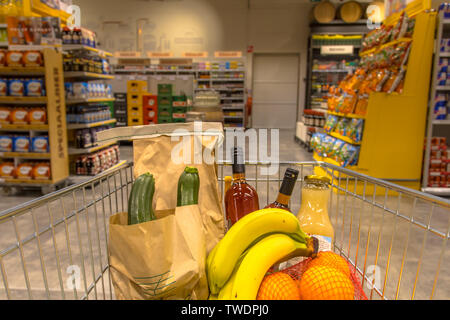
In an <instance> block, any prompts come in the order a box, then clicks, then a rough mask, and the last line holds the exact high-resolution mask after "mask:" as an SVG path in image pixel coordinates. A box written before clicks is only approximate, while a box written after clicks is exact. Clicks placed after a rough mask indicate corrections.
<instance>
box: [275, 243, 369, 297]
mask: <svg viewBox="0 0 450 320" xmlns="http://www.w3.org/2000/svg"><path fill="white" fill-rule="evenodd" d="M280 272H282V273H286V274H288V275H290V276H291V278H292V279H294V280H295V281H297V285H298V287H299V293H300V299H301V300H352V299H353V300H367V296H366V295H365V293H364V291H363V288H362V286H361V281H360V279H359V276H358V274H357V271H356V268H355V267H354V266H353V265H352V264H350V263H349V262H348V261H347V260H345V259H344V258H343V257H341V256H339V255H338V254H336V253H334V252H331V251H322V252H319V253H318V255H317V257H315V258H308V259H305V260H303V261H301V262H299V263H297V264H295V265H293V266H291V267H289V268H286V269H283V270H280Z"/></svg>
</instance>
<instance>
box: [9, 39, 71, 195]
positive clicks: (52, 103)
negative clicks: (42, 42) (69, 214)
mask: <svg viewBox="0 0 450 320" xmlns="http://www.w3.org/2000/svg"><path fill="white" fill-rule="evenodd" d="M42 53H43V57H44V65H45V66H44V67H43V68H27V67H23V68H1V69H0V76H13V75H17V76H20V77H22V76H23V77H26V76H42V77H44V78H45V88H46V93H47V95H46V96H45V97H1V98H0V104H1V105H7V106H15V105H20V106H47V123H48V124H42V125H40V124H39V125H31V124H30V125H15V124H2V125H0V132H5V133H9V132H28V133H29V134H30V136H31V135H33V134H34V133H42V132H47V133H48V137H49V144H50V150H51V152H50V153H31V152H28V153H19V152H2V153H0V158H1V159H13V160H14V163H15V165H16V166H17V164H18V163H19V162H20V161H21V160H22V159H28V160H42V159H46V160H49V161H50V167H51V179H50V180H24V179H2V180H1V182H0V186H2V187H3V188H4V189H6V190H8V189H11V188H13V187H30V186H33V187H40V188H41V190H42V192H43V193H48V192H50V191H53V190H54V189H55V188H56V186H59V185H65V184H67V178H68V176H69V163H68V161H67V159H68V152H67V130H66V128H67V127H66V116H65V115H66V106H65V99H64V81H63V71H62V55H61V53H60V52H57V51H56V50H55V49H51V48H46V49H43V50H42Z"/></svg>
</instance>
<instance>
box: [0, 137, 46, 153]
mask: <svg viewBox="0 0 450 320" xmlns="http://www.w3.org/2000/svg"><path fill="white" fill-rule="evenodd" d="M49 151H50V148H49V140H48V136H47V135H40V136H33V137H31V136H30V135H27V134H22V133H21V134H19V133H18V134H10V133H9V134H3V135H2V134H1V133H0V152H20V153H28V152H33V153H48V152H49Z"/></svg>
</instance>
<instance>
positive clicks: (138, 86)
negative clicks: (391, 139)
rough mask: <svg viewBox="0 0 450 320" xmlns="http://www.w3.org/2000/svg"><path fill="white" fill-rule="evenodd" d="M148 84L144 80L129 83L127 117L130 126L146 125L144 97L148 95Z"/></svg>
mask: <svg viewBox="0 0 450 320" xmlns="http://www.w3.org/2000/svg"><path fill="white" fill-rule="evenodd" d="M147 87H148V83H147V81H144V80H129V81H128V82H127V116H128V125H129V126H136V125H143V124H144V110H143V95H144V94H145V93H147Z"/></svg>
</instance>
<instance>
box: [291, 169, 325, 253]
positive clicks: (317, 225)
mask: <svg viewBox="0 0 450 320" xmlns="http://www.w3.org/2000/svg"><path fill="white" fill-rule="evenodd" d="M329 198H330V179H329V178H328V177H325V176H318V175H309V176H306V177H305V181H304V184H303V188H302V200H301V206H300V210H299V212H298V214H297V218H298V220H299V222H300V228H301V229H302V230H303V231H304V232H306V233H308V234H309V235H312V236H315V237H317V238H318V239H319V250H320V251H328V250H331V245H332V243H333V240H334V228H333V225H332V224H331V222H330V218H329V216H328V201H329Z"/></svg>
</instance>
